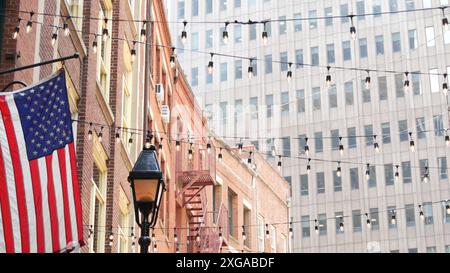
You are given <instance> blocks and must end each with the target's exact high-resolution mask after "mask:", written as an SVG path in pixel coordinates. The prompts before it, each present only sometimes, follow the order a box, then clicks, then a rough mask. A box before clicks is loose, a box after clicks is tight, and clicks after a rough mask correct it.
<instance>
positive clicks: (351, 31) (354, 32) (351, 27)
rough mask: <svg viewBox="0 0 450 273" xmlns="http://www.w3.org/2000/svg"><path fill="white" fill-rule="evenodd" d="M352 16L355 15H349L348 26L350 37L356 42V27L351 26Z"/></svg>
mask: <svg viewBox="0 0 450 273" xmlns="http://www.w3.org/2000/svg"><path fill="white" fill-rule="evenodd" d="M354 16H355V15H349V17H350V24H351V26H350V36H351V37H352V39H353V40H356V27H355V25H354V24H353V17H354Z"/></svg>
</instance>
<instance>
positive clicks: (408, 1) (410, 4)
mask: <svg viewBox="0 0 450 273" xmlns="http://www.w3.org/2000/svg"><path fill="white" fill-rule="evenodd" d="M405 7H406V10H414V9H415V5H414V0H405Z"/></svg>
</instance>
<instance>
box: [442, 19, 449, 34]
mask: <svg viewBox="0 0 450 273" xmlns="http://www.w3.org/2000/svg"><path fill="white" fill-rule="evenodd" d="M442 26H443V27H444V30H445V31H447V30H448V19H447V17H444V18H442Z"/></svg>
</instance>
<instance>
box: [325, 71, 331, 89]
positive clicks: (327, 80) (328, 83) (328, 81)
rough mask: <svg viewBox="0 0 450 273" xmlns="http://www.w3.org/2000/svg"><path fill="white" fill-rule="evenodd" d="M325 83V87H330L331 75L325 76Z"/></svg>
mask: <svg viewBox="0 0 450 273" xmlns="http://www.w3.org/2000/svg"><path fill="white" fill-rule="evenodd" d="M325 83H326V84H327V87H330V85H331V75H329V74H328V75H327V77H326V79H325Z"/></svg>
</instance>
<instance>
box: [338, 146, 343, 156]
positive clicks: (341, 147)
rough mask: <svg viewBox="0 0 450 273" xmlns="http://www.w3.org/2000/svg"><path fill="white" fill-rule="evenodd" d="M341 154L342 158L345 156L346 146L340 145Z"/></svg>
mask: <svg viewBox="0 0 450 273" xmlns="http://www.w3.org/2000/svg"><path fill="white" fill-rule="evenodd" d="M339 153H340V154H341V156H343V155H344V145H342V144H340V145H339Z"/></svg>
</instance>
